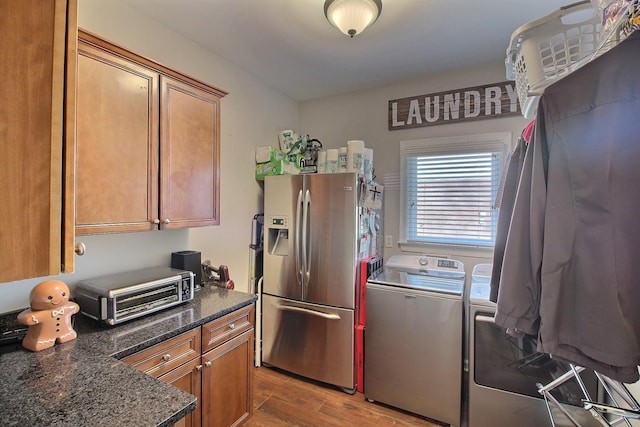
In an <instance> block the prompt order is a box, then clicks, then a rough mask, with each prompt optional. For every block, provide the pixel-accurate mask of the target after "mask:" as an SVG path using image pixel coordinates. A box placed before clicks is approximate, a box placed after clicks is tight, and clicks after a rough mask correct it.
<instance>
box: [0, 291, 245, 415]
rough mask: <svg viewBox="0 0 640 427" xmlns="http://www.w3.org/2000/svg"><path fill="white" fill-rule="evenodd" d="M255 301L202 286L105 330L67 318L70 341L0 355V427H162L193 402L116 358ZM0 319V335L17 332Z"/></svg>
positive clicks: (11, 320) (10, 320) (7, 349)
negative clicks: (73, 335) (178, 301)
mask: <svg viewBox="0 0 640 427" xmlns="http://www.w3.org/2000/svg"><path fill="white" fill-rule="evenodd" d="M255 300H256V296H255V295H251V294H247V293H243V292H238V291H233V290H227V289H222V288H218V287H214V286H205V287H203V288H202V289H200V290H198V291H196V293H195V297H194V299H193V300H192V301H190V302H188V303H185V304H182V305H180V306H177V307H173V308H171V309H168V310H164V311H160V312H158V313H154V314H151V315H149V316H146V317H143V318H141V319H137V320H132V321H130V322H127V323H124V324H122V325H117V326H113V327H104V326H100V325H99V324H98V323H97V322H96V321H94V320H91V319H89V318H86V317H85V316H83V315H75V316H74V319H73V320H74V328H75V330H76V331H77V332H78V338H77V339H76V340H74V341H70V342H67V343H64V344H57V345H55V346H54V347H53V348H49V349H46V350H42V351H39V352H36V353H33V352H30V351H28V350H25V349H23V348H22V347H21V346H20V345H13V346H3V347H2V348H1V349H0V420H2V421H1V422H0V424H1V425H3V426H23V425H29V426H45V425H46V426H89V425H90V426H125V425H127V426H128V425H130V426H169V425H172V424H173V423H175V422H176V421H178V420H179V419H181V418H183V417H184V416H185V415H186V414H188V413H189V412H191V411H193V410H194V409H195V407H196V399H195V397H194V396H192V395H190V394H188V393H185V392H183V391H182V390H179V389H177V388H175V387H173V386H171V385H169V384H165V383H163V382H161V381H160V380H157V379H155V378H152V377H150V376H148V375H145V374H144V373H142V372H140V371H138V370H136V369H134V368H132V367H130V366H128V365H126V364H125V363H123V362H121V361H119V360H117V359H120V358H123V357H125V356H128V355H130V354H133V353H135V352H137V351H140V350H142V349H144V348H147V347H149V346H151V345H154V344H157V343H159V342H161V341H164V340H166V339H168V338H171V337H173V336H176V335H178V334H180V333H182V332H185V331H187V330H189V329H193V328H196V327H198V326H200V325H202V324H204V323H207V322H209V321H211V320H214V319H217V318H219V317H221V316H224V315H225V314H228V313H231V312H232V311H235V310H237V309H239V308H242V307H245V306H247V305H250V304H252V303H253V302H254V301H255ZM16 314H17V313H15V314H10V315H6V316H0V330H7V329H11V328H12V327H21V325H17V323H16V322H15V315H16Z"/></svg>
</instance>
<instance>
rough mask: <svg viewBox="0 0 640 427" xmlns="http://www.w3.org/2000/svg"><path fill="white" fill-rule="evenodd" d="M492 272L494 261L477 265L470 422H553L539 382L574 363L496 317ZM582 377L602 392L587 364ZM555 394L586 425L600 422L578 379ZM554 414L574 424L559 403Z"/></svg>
mask: <svg viewBox="0 0 640 427" xmlns="http://www.w3.org/2000/svg"><path fill="white" fill-rule="evenodd" d="M490 278H491V264H478V265H476V266H475V267H474V268H473V272H472V276H471V287H470V291H469V300H468V310H467V313H468V315H467V322H468V323H467V325H468V327H467V333H468V346H467V348H468V353H467V358H468V367H469V376H468V417H467V418H468V426H469V427H497V426H518V427H544V426H551V425H552V423H551V418H550V416H549V413H548V409H547V405H546V404H545V401H544V399H543V398H542V396H541V395H540V394H539V393H538V388H537V385H536V384H538V383H540V384H548V383H550V382H551V381H552V380H553V379H555V378H558V377H559V376H561V375H562V374H564V373H566V372H567V371H568V370H569V366H568V365H566V364H564V363H560V362H557V361H555V360H552V359H551V358H550V357H549V356H548V355H547V354H542V353H538V352H537V351H536V346H537V342H536V339H535V337H531V336H525V337H523V338H515V337H512V336H510V335H508V334H506V333H505V331H504V329H503V328H501V327H499V326H497V325H496V324H495V323H494V315H495V312H496V304H495V303H493V302H491V301H489V292H490ZM581 377H582V378H583V380H584V381H585V383H586V386H587V390H588V391H589V394H590V395H591V396H598V382H597V379H596V378H595V375H594V374H593V372H592V371H587V370H585V371H583V373H582V374H581ZM551 394H552V395H553V396H554V397H555V398H556V399H557V400H558V401H559V402H561V403H563V407H564V408H565V409H567V410H568V411H569V413H570V414H571V416H573V417H574V418H575V419H576V421H578V422H579V423H580V426H581V427H591V426H593V427H596V426H600V424H599V423H598V422H597V421H596V420H595V419H594V418H593V417H592V416H591V415H590V414H589V413H588V412H587V411H585V410H584V409H583V408H582V404H581V399H582V398H583V394H582V391H581V390H580V388H579V386H578V384H577V382H576V381H575V380H574V379H572V380H570V381H567V382H565V383H564V384H562V385H561V386H559V387H556V388H555V389H554V390H553V391H552V392H551ZM553 417H554V418H553V419H554V422H555V425H556V426H558V427H560V426H572V427H573V426H574V424H573V423H571V422H570V421H569V419H568V418H567V417H566V416H564V415H562V413H561V411H559V410H558V409H557V408H556V409H553Z"/></svg>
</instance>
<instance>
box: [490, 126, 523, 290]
mask: <svg viewBox="0 0 640 427" xmlns="http://www.w3.org/2000/svg"><path fill="white" fill-rule="evenodd" d="M526 152H527V143H526V141H525V140H524V138H522V137H520V138H518V142H517V143H516V147H515V148H514V149H513V151H512V152H511V154H510V156H509V159H508V161H507V170H506V173H505V174H504V175H503V180H504V181H503V182H502V183H501V188H502V196H501V197H500V199H499V200H496V203H495V206H494V207H495V208H499V209H500V213H499V214H498V227H497V230H496V242H495V244H494V245H493V264H492V267H491V292H490V294H489V300H490V301H493V302H496V301H497V300H498V288H499V287H500V273H501V271H502V260H503V259H504V250H505V246H506V244H507V234H508V232H509V223H510V222H511V214H512V213H513V205H514V203H515V200H516V192H517V191H518V181H520V175H521V173H522V164H523V163H524V155H525V153H526ZM496 199H498V198H497V197H496Z"/></svg>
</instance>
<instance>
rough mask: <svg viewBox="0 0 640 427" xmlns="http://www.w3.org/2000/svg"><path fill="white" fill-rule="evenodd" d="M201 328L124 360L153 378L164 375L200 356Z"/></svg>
mask: <svg viewBox="0 0 640 427" xmlns="http://www.w3.org/2000/svg"><path fill="white" fill-rule="evenodd" d="M200 339H201V336H200V328H195V329H193V330H191V331H188V332H185V333H183V334H180V335H178V336H175V337H173V338H170V339H168V340H166V341H164V342H161V343H160V344H156V345H154V346H151V347H149V348H147V349H145V350H142V351H139V352H138V353H135V354H132V355H131V356H127V357H125V358H123V359H122V361H123V362H125V363H126V364H128V365H131V366H133V367H134V368H136V369H138V370H139V371H142V372H144V373H145V374H148V375H151V376H152V377H156V378H157V377H159V376H160V375H162V374H165V373H167V372H169V371H170V370H172V369H174V368H176V367H178V366H180V365H181V364H183V363H185V362H188V361H189V360H191V359H193V358H195V357H199V356H200V349H201V346H200Z"/></svg>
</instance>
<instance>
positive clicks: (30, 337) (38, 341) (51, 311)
mask: <svg viewBox="0 0 640 427" xmlns="http://www.w3.org/2000/svg"><path fill="white" fill-rule="evenodd" d="M29 299H30V302H31V309H27V310H24V311H23V312H22V313H20V314H19V315H18V322H20V323H21V324H23V325H27V326H29V331H28V332H27V335H26V336H25V337H24V339H23V340H22V346H23V347H24V348H26V349H28V350H31V351H40V350H44V349H45V348H49V347H53V346H54V345H55V343H56V342H59V343H63V342H66V341H71V340H74V339H75V338H76V336H77V334H76V331H74V330H73V326H72V325H71V315H73V314H75V313H77V312H78V311H80V306H79V305H78V304H76V303H75V302H71V301H69V288H68V287H67V285H66V284H65V283H64V282H61V281H59V280H47V281H46V282H42V283H40V284H38V285H36V286H35V287H34V288H33V289H32V290H31V294H30V297H29Z"/></svg>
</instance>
